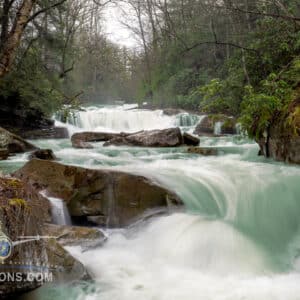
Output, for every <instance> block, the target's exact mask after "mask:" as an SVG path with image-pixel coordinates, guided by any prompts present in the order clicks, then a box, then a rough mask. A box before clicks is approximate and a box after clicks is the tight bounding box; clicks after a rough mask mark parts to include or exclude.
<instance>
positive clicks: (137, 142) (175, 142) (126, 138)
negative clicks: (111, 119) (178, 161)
mask: <svg viewBox="0 0 300 300" xmlns="http://www.w3.org/2000/svg"><path fill="white" fill-rule="evenodd" d="M182 143H183V138H182V135H181V131H180V129H179V128H169V129H162V130H150V131H140V132H137V133H132V134H128V135H123V136H121V137H117V138H113V139H111V140H110V141H108V142H106V143H105V144H104V146H111V145H115V146H122V145H125V146H139V147H177V146H180V145H182Z"/></svg>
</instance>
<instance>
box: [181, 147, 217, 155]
mask: <svg viewBox="0 0 300 300" xmlns="http://www.w3.org/2000/svg"><path fill="white" fill-rule="evenodd" d="M187 151H188V153H193V154H200V155H204V156H214V155H218V150H217V149H216V148H209V147H206V148H205V147H191V148H188V150H187Z"/></svg>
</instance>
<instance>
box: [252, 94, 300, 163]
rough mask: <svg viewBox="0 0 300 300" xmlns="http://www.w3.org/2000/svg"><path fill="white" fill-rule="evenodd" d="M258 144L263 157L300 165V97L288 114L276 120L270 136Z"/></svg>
mask: <svg viewBox="0 0 300 300" xmlns="http://www.w3.org/2000/svg"><path fill="white" fill-rule="evenodd" d="M298 94H299V95H300V91H299V92H298ZM257 142H258V144H259V146H260V154H261V155H264V156H265V157H271V158H273V159H275V160H277V161H283V162H286V163H295V164H300V97H299V98H297V99H296V100H294V101H293V102H292V103H291V104H290V106H289V108H288V111H287V112H285V113H281V115H280V116H278V117H277V118H276V120H275V122H274V123H273V125H272V126H271V129H270V131H269V135H267V134H266V136H265V137H261V138H260V139H258V140H257Z"/></svg>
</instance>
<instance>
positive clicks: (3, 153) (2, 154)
mask: <svg viewBox="0 0 300 300" xmlns="http://www.w3.org/2000/svg"><path fill="white" fill-rule="evenodd" d="M8 156H9V151H8V149H0V160H6V159H7V158H8Z"/></svg>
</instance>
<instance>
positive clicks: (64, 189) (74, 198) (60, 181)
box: [15, 159, 181, 226]
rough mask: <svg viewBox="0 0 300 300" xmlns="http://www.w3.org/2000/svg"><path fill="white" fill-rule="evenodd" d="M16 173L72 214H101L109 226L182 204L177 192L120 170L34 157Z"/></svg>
mask: <svg viewBox="0 0 300 300" xmlns="http://www.w3.org/2000/svg"><path fill="white" fill-rule="evenodd" d="M15 176H16V177H18V178H20V179H21V180H23V181H25V182H27V183H28V184H29V185H31V186H32V187H33V188H34V189H35V190H37V191H41V190H47V192H48V194H49V196H52V197H57V198H61V199H63V200H64V201H65V202H66V204H67V207H68V210H69V213H70V215H71V216H73V217H77V218H80V217H81V218H86V219H87V217H88V216H94V217H96V216H100V217H102V218H103V220H104V222H105V225H108V226H126V225H128V224H130V223H131V222H132V221H134V220H135V218H137V217H138V216H140V215H141V214H143V213H144V212H145V211H146V210H148V209H152V208H157V207H171V206H173V205H175V206H178V205H181V201H180V199H179V198H178V197H177V195H175V194H174V193H172V192H170V191H169V190H167V189H165V188H163V187H161V186H160V185H158V184H156V183H154V182H152V181H151V180H149V179H147V178H145V177H143V176H139V175H134V174H129V173H123V172H118V171H111V170H90V169H85V168H80V167H75V166H66V165H62V164H59V163H55V162H50V161H43V160H35V159H34V160H31V161H30V162H28V163H27V164H26V165H25V166H24V167H23V168H22V169H20V170H18V171H17V172H16V173H15ZM103 225H104V224H103Z"/></svg>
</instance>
